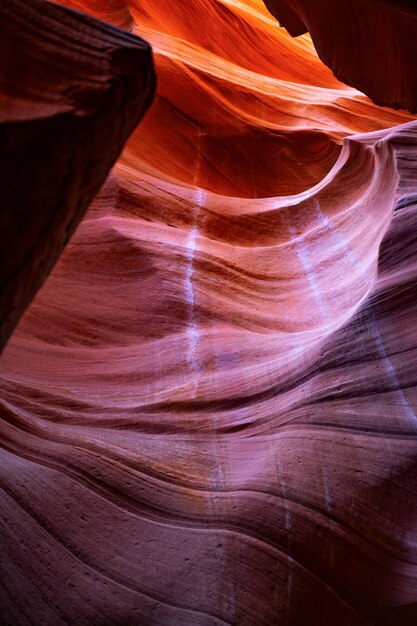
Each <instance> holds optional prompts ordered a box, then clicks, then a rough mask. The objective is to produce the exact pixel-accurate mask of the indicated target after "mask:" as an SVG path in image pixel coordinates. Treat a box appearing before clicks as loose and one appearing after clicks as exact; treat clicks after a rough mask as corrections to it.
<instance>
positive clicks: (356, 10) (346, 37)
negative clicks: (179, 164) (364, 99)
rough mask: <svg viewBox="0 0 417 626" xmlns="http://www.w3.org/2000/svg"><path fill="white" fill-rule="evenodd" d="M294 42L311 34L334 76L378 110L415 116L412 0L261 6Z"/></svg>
mask: <svg viewBox="0 0 417 626" xmlns="http://www.w3.org/2000/svg"><path fill="white" fill-rule="evenodd" d="M265 4H266V6H267V7H268V9H269V10H270V11H271V13H272V14H273V15H275V17H276V18H277V19H278V20H279V22H280V23H281V25H282V26H284V27H285V28H286V29H287V30H288V32H289V33H291V35H292V36H293V37H297V36H299V35H302V34H304V33H307V32H309V33H310V35H311V37H312V39H313V42H314V45H315V46H316V49H317V52H318V54H319V56H320V58H321V59H322V60H323V62H324V63H325V64H326V65H327V66H328V67H330V69H331V70H332V72H333V73H334V74H335V76H337V77H338V78H339V80H342V81H343V82H345V83H347V84H348V85H353V86H354V87H356V89H359V90H360V91H363V92H364V93H366V94H367V95H368V96H369V97H370V98H371V99H372V100H373V101H374V102H376V103H377V104H380V105H381V106H390V107H394V108H398V109H408V110H409V111H412V112H413V113H416V112H417V61H416V59H417V5H416V3H415V1H414V0H341V1H340V2H332V1H331V0H323V1H321V2H320V3H317V2H310V0H265Z"/></svg>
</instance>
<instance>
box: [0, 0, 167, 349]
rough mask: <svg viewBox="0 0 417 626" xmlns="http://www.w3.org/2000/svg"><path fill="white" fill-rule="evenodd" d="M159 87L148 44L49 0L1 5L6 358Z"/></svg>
mask: <svg viewBox="0 0 417 626" xmlns="http://www.w3.org/2000/svg"><path fill="white" fill-rule="evenodd" d="M154 86H155V78H154V73H153V66H152V58H151V52H150V48H149V45H148V44H147V43H146V42H144V41H143V40H139V39H137V38H135V37H132V36H131V35H130V34H128V33H126V32H123V31H116V30H115V29H114V28H113V27H111V26H109V25H106V24H103V23H102V22H100V21H98V20H96V19H93V18H91V17H90V16H87V15H85V14H84V15H82V14H78V13H75V12H74V11H70V10H68V9H65V8H63V7H60V6H57V5H54V4H50V3H48V2H44V1H43V0H28V1H26V0H25V1H23V0H13V2H2V3H1V4H0V163H1V167H0V193H1V203H2V210H1V215H0V235H1V240H2V244H1V252H0V284H1V289H0V351H1V349H2V348H3V346H4V344H5V342H6V341H7V339H8V338H9V336H10V334H11V332H12V330H13V329H14V327H15V326H16V324H17V323H18V321H19V319H20V316H21V315H22V313H23V311H24V310H25V308H26V307H27V306H28V304H29V303H30V301H31V300H32V298H33V297H34V295H35V293H36V291H37V290H38V289H39V287H40V286H41V285H42V283H43V281H44V280H45V278H46V277H47V276H48V274H49V272H50V270H51V269H52V267H53V265H54V263H55V261H56V260H57V258H58V256H59V255H60V253H61V252H62V249H63V247H64V246H65V244H66V243H67V241H68V239H69V237H70V236H71V235H72V233H73V232H74V229H75V228H76V226H77V225H78V223H79V221H80V219H81V218H82V216H83V215H84V213H85V211H86V209H87V207H88V206H89V204H90V202H91V200H92V199H93V198H94V196H95V195H96V194H97V192H98V191H99V190H100V187H101V186H102V184H103V182H104V180H105V178H106V176H107V174H108V172H109V169H110V168H111V167H112V165H113V164H114V162H115V160H116V158H117V157H118V155H119V154H120V151H121V149H122V147H123V144H124V142H125V141H126V139H127V137H128V136H129V135H130V133H131V132H132V131H133V129H134V128H135V127H136V125H137V123H138V122H139V120H140V118H141V117H142V116H143V114H144V112H145V111H146V109H147V108H148V106H149V105H150V103H151V100H152V95H153V92H154Z"/></svg>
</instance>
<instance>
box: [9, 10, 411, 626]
mask: <svg viewBox="0 0 417 626" xmlns="http://www.w3.org/2000/svg"><path fill="white" fill-rule="evenodd" d="M65 4H68V5H71V6H72V7H75V8H78V9H82V10H85V11H87V12H91V13H92V14H94V15H96V16H98V17H101V18H105V19H108V20H112V21H114V22H115V23H116V24H118V25H120V26H124V27H128V28H131V29H132V30H133V32H134V33H135V34H137V35H139V36H141V37H144V38H145V39H146V40H148V41H150V42H151V44H152V46H153V51H154V55H155V66H156V70H157V74H158V92H157V95H156V99H155V103H154V105H153V107H152V109H151V110H150V112H149V113H148V114H147V116H146V117H145V119H144V121H143V122H142V123H141V125H140V127H139V128H138V129H137V130H136V131H135V133H134V135H133V136H132V138H131V139H130V140H129V142H128V144H127V147H126V149H125V151H124V152H123V155H122V157H121V158H120V159H119V161H118V164H117V166H116V168H115V170H114V172H113V173H112V174H111V175H110V176H109V178H108V179H107V182H106V184H105V186H104V187H103V189H102V191H101V193H100V194H99V196H98V197H97V198H96V200H95V201H94V203H93V205H92V207H91V209H90V210H89V212H88V214H87V216H86V218H85V219H84V220H83V222H82V223H81V225H80V227H79V228H78V230H77V232H76V234H75V236H74V237H73V239H72V240H71V242H70V244H69V245H68V247H67V248H66V250H65V252H64V254H63V255H62V256H61V258H60V260H59V262H58V264H57V265H56V267H55V268H54V271H53V272H52V274H51V275H50V277H49V279H48V281H47V282H46V284H45V286H44V287H43V289H42V290H41V291H40V293H39V294H38V296H37V298H36V299H35V301H34V302H33V303H32V305H31V306H30V307H29V309H28V310H27V312H26V314H25V316H24V318H23V320H22V322H21V324H20V326H19V328H18V330H17V331H16V333H15V334H14V336H13V338H12V340H11V341H10V342H9V345H8V346H7V348H6V350H5V351H4V354H3V357H2V359H1V361H0V384H1V390H2V393H1V398H2V400H1V412H2V417H3V418H4V419H3V422H2V425H1V428H2V441H3V451H2V453H1V454H2V463H1V466H0V467H1V470H0V471H1V480H2V485H3V487H4V494H5V495H4V500H3V505H2V507H3V508H2V509H1V511H2V516H3V520H4V526H3V528H4V534H5V537H6V542H5V549H4V551H3V553H2V559H1V562H0V567H2V568H3V571H4V574H5V575H4V577H3V579H4V581H5V582H4V586H3V590H2V593H3V596H2V601H1V602H0V606H1V607H2V609H1V610H2V611H3V621H4V622H5V623H6V624H11V625H13V626H14V625H15V624H23V625H24V624H30V623H31V624H53V625H55V624H72V623H73V624H77V625H78V624H81V625H84V624H86V625H87V624H100V625H110V624H120V625H121V624H123V625H125V624H126V625H130V624H132V625H136V624H137V625H142V624H143V625H152V626H153V625H161V626H171V625H181V626H200V625H201V626H202V625H204V626H208V625H220V624H229V625H233V626H235V625H236V626H237V625H240V626H243V625H244V626H315V625H317V626H336V625H337V626H365V625H367V626H369V625H378V626H380V625H381V626H382V625H385V626H387V625H391V626H393V625H394V624H396V625H397V626H414V624H415V623H416V619H417V509H416V505H415V502H416V497H415V496H416V490H417V474H416V472H415V466H416V462H417V438H416V434H417V413H416V411H417V408H416V406H417V390H416V389H417V388H416V385H417V378H416V376H417V371H416V368H415V355H416V350H417V335H416V333H415V330H414V326H415V324H414V319H415V318H414V316H415V315H416V313H417V304H416V299H415V281H416V278H417V263H416V241H415V223H416V216H417V204H416V197H417V169H416V168H417V159H416V147H417V122H416V121H414V119H413V117H412V116H411V115H409V114H408V113H406V112H404V111H394V110H391V109H387V108H379V107H378V106H377V105H375V104H373V103H372V102H371V101H370V100H368V98H367V97H365V96H364V95H363V94H361V93H359V92H357V91H355V90H354V89H353V88H351V87H347V86H345V85H343V84H341V83H339V82H338V81H337V80H336V79H335V78H334V77H333V75H332V73H331V72H330V70H329V69H328V68H326V67H325V66H324V65H323V64H322V63H321V61H320V60H319V58H318V57H317V56H316V53H315V51H314V47H313V45H312V42H311V40H310V38H309V37H308V36H307V35H303V36H302V37H300V38H297V39H292V38H291V37H290V35H289V34H288V33H286V32H285V30H283V29H281V28H280V27H279V26H278V24H277V22H276V21H275V20H274V18H273V17H272V16H271V15H270V14H269V13H268V12H267V10H266V8H265V7H264V5H263V3H262V2H261V1H260V0H189V2H187V3H180V2H177V1H174V0H158V2H155V1H151V0H149V1H148V0H141V1H139V0H137V1H135V2H129V3H127V2H119V1H117V2H98V1H96V2H93V1H91V2H87V1H85V2H71V3H69V2H66V3H65ZM17 590H19V591H17Z"/></svg>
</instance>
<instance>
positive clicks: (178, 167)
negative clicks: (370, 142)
mask: <svg viewBox="0 0 417 626" xmlns="http://www.w3.org/2000/svg"><path fill="white" fill-rule="evenodd" d="M66 4H71V5H73V6H75V5H74V3H73V2H72V1H71V2H68V0H66ZM76 6H78V7H81V6H82V8H83V9H85V10H86V11H92V12H93V13H94V12H95V11H97V3H94V2H91V1H90V0H83V1H82V2H77V4H76ZM112 6H113V4H112V3H111V2H109V3H105V5H103V7H105V9H104V8H103V11H104V10H105V11H110V9H111V7H112ZM118 6H120V3H115V4H114V7H118ZM126 6H128V8H129V11H130V14H131V15H132V16H133V17H134V20H135V26H134V28H133V32H134V33H135V34H137V35H138V36H140V37H144V38H145V39H146V40H147V41H149V42H150V43H151V44H152V48H153V51H154V56H155V65H156V70H157V73H158V92H157V95H156V98H155V101H154V104H153V106H152V109H151V111H150V112H149V114H148V115H147V116H146V119H145V120H144V121H143V123H142V124H141V125H140V127H139V128H138V130H137V132H136V133H135V134H134V137H133V138H132V140H131V141H130V142H129V144H128V147H127V150H126V151H125V153H124V155H123V159H124V160H125V161H127V162H128V163H129V164H130V165H131V166H132V167H134V168H135V169H140V170H142V171H147V172H149V173H154V174H155V176H156V177H159V178H166V179H167V180H173V179H174V180H178V181H180V182H181V183H187V184H190V185H194V186H195V185H198V186H201V187H204V188H205V189H208V190H210V191H213V192H215V193H218V194H220V195H229V196H231V197H234V196H239V197H266V196H277V195H292V194H295V193H299V192H302V191H305V190H307V189H309V188H310V187H311V186H313V185H315V184H317V183H318V182H320V181H321V180H322V179H323V177H324V176H325V175H326V174H327V173H328V172H329V171H330V169H331V168H332V166H333V165H334V163H335V162H336V160H337V158H338V155H339V152H340V145H341V143H342V141H343V138H344V137H346V136H349V135H351V134H354V133H363V132H368V131H374V130H378V129H381V128H387V127H390V126H395V125H396V124H401V123H403V122H407V121H409V120H410V115H409V114H407V113H405V112H395V111H393V110H389V109H383V110H381V109H379V108H378V107H377V106H375V105H374V104H373V103H371V102H370V101H369V100H368V99H367V98H365V97H364V96H363V95H362V94H360V93H359V92H357V91H355V90H354V89H352V88H350V87H346V85H343V84H341V83H339V82H338V81H337V80H336V79H335V78H334V77H333V75H332V74H331V72H330V71H329V70H328V69H327V68H326V67H325V66H324V65H323V63H322V62H321V61H320V59H319V58H318V57H317V54H316V52H315V50H314V47H313V45H312V43H311V40H310V39H309V37H308V36H304V37H302V38H300V39H297V40H294V39H292V38H291V37H290V36H289V35H288V33H286V32H285V31H284V30H283V29H282V28H280V27H279V25H278V24H277V22H276V21H275V20H274V19H273V18H272V16H271V15H270V14H269V13H268V11H267V10H266V8H265V6H264V5H263V3H262V1H261V0H251V1H248V0H246V1H245V2H243V1H239V2H237V1H231V0H222V1H220V0H192V1H190V2H187V3H181V2H178V1H177V0H159V1H158V2H154V1H153V0H141V1H139V0H138V1H136V0H135V1H131V2H129V3H127V2H126ZM97 14H98V15H99V16H100V15H103V13H102V11H101V10H100V12H98V13H97ZM201 24H207V25H209V26H208V27H207V29H204V28H203V29H202V28H201ZM300 172H302V173H300Z"/></svg>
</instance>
